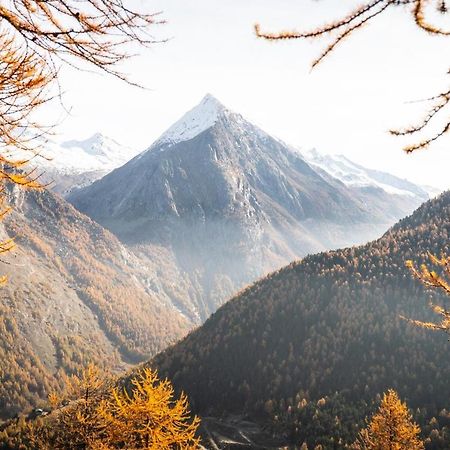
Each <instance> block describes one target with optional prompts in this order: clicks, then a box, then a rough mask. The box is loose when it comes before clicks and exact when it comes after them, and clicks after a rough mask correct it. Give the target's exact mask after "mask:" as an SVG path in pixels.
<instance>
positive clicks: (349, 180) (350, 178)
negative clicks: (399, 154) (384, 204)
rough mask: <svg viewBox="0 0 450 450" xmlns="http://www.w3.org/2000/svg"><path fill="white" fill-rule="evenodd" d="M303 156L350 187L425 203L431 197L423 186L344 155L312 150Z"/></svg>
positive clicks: (317, 167) (311, 163) (314, 165)
mask: <svg viewBox="0 0 450 450" xmlns="http://www.w3.org/2000/svg"><path fill="white" fill-rule="evenodd" d="M303 156H304V158H305V159H306V161H307V162H308V163H309V164H310V165H311V166H313V167H315V168H316V169H320V170H323V171H325V172H327V173H328V174H329V175H331V176H332V177H333V178H336V179H338V180H339V181H341V182H342V183H344V184H345V185H346V186H349V187H355V188H370V187H372V188H377V189H382V190H383V191H385V192H387V193H388V194H393V195H401V196H408V197H419V198H422V199H423V200H424V201H425V200H427V199H428V198H429V196H430V192H428V190H427V189H425V188H423V187H422V186H418V185H416V184H414V183H411V182H410V181H408V180H405V179H401V178H398V177H396V176H394V175H391V174H389V173H385V172H381V171H378V170H374V169H368V168H367V167H363V166H360V165H359V164H357V163H355V162H353V161H351V160H349V159H348V158H347V157H345V156H344V155H325V154H322V153H319V152H318V151H317V150H316V149H312V150H309V151H307V152H305V153H304V154H303Z"/></svg>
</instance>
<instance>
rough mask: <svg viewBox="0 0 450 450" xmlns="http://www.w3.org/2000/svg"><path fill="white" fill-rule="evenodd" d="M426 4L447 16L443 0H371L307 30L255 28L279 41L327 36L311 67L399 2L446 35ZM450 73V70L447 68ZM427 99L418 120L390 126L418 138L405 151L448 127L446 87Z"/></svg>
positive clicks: (428, 28) (423, 25)
mask: <svg viewBox="0 0 450 450" xmlns="http://www.w3.org/2000/svg"><path fill="white" fill-rule="evenodd" d="M430 4H434V6H435V7H436V8H435V9H437V11H438V12H439V13H440V14H442V15H446V16H449V18H450V13H449V9H448V7H447V3H446V0H434V1H431V2H430V1H427V0H372V1H370V2H365V3H364V4H363V5H361V6H360V7H358V8H356V9H354V10H353V11H351V12H350V13H348V14H346V15H344V16H343V17H341V18H339V19H336V20H334V21H332V22H331V23H328V24H325V25H323V26H320V27H318V28H315V29H311V30H309V31H281V32H275V33H273V32H265V31H262V29H261V26H260V25H259V24H256V25H255V32H256V35H257V36H258V37H259V38H262V39H266V40H269V41H279V40H287V39H304V40H306V39H317V38H319V37H322V36H329V37H331V43H330V44H329V45H328V46H327V47H326V49H325V50H324V51H323V52H322V53H321V54H320V55H319V56H318V57H317V58H316V59H315V60H314V61H313V62H312V68H314V67H316V66H317V65H318V64H320V63H321V62H322V61H323V60H324V59H325V58H326V57H327V55H329V54H330V53H331V52H332V51H333V50H334V49H335V48H336V46H338V45H339V44H340V43H341V42H342V41H343V40H344V39H346V38H348V37H349V36H350V35H352V34H353V33H354V32H355V31H357V30H359V29H361V28H363V27H364V26H365V25H367V24H368V23H370V22H372V21H374V20H375V19H376V18H377V17H378V16H380V15H382V14H385V13H386V11H389V10H391V9H393V8H394V7H399V6H403V7H405V8H407V9H405V17H409V18H410V20H412V21H413V22H414V23H415V24H416V26H417V27H418V28H419V29H421V30H424V31H425V32H427V33H429V34H431V35H435V36H446V37H449V38H450V28H449V29H444V28H442V27H441V26H439V25H438V24H435V23H433V19H430V17H431V14H430ZM449 73H450V70H449ZM424 101H426V102H428V103H430V107H429V111H428V112H427V113H426V114H425V116H424V117H423V118H422V119H421V120H420V121H419V123H418V124H416V125H413V126H409V127H406V128H404V129H401V130H390V132H391V134H393V135H395V136H408V135H410V136H413V137H414V138H417V139H418V141H417V142H416V143H414V144H411V145H408V146H406V147H404V150H405V151H406V152H407V153H412V152H414V151H415V150H418V149H423V148H426V147H428V146H429V145H430V144H432V143H433V142H435V141H437V140H438V139H440V138H441V137H442V136H444V135H445V134H446V133H448V132H449V130H450V106H449V105H450V91H449V90H445V91H443V92H440V93H438V94H437V95H434V96H433V97H431V98H429V99H426V100H424ZM432 121H433V122H434V121H436V122H438V121H439V125H437V131H433V132H431V134H430V135H429V137H423V138H420V137H419V135H420V133H421V132H422V131H424V130H428V129H430V124H431V122H432Z"/></svg>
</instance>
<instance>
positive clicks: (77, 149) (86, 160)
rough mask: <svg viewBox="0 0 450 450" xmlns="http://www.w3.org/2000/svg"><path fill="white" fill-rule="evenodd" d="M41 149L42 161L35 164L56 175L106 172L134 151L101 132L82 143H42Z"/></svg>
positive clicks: (75, 141) (130, 156)
mask: <svg viewBox="0 0 450 450" xmlns="http://www.w3.org/2000/svg"><path fill="white" fill-rule="evenodd" d="M42 149H43V151H42V154H43V156H45V159H41V158H36V159H35V160H34V162H35V164H36V165H37V166H39V167H43V168H45V169H52V170H57V171H59V172H60V173H82V172H89V171H105V172H108V171H111V170H113V169H115V168H116V167H119V166H121V165H123V164H125V163H126V162H127V161H128V160H130V159H131V158H132V157H133V156H135V155H136V154H137V151H136V150H133V149H131V148H129V147H126V146H124V145H121V144H119V143H118V142H116V141H115V140H114V139H111V138H109V137H107V136H104V135H103V134H101V133H95V134H94V135H92V136H91V137H89V138H87V139H82V140H77V139H73V140H69V141H63V142H57V141H55V140H49V139H47V140H45V141H44V142H42Z"/></svg>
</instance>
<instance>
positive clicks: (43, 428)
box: [0, 365, 200, 450]
mask: <svg viewBox="0 0 450 450" xmlns="http://www.w3.org/2000/svg"><path fill="white" fill-rule="evenodd" d="M67 383H68V384H67V389H66V391H65V393H64V394H63V395H61V396H57V395H55V394H53V395H51V396H50V405H51V407H52V412H51V413H50V414H48V415H46V416H42V417H41V418H38V419H37V420H35V421H29V422H24V421H23V420H21V421H19V422H18V423H17V424H15V425H14V426H11V427H10V429H9V430H8V432H7V433H4V436H2V435H0V446H1V445H6V448H10V449H16V448H17V449H18V448H20V449H29V450H31V449H33V450H44V449H45V450H47V449H49V450H50V449H52V450H75V449H80V448H81V449H86V450H101V449H104V450H107V449H109V450H112V449H123V448H127V449H130V450H131V449H160V450H172V449H184V450H189V449H197V448H199V441H200V439H199V438H198V437H197V436H196V432H197V428H198V426H199V423H200V420H199V419H198V418H197V417H192V418H191V416H190V412H189V404H188V400H187V397H186V396H185V395H184V394H181V396H180V397H179V398H176V397H175V395H174V389H173V387H172V385H171V383H170V382H169V381H168V380H160V379H158V376H157V374H156V372H153V371H152V370H150V369H142V370H141V371H140V372H139V373H138V374H136V375H135V376H133V377H132V378H131V380H130V385H129V386H128V387H127V388H126V387H122V388H118V387H113V386H112V379H111V378H109V377H107V376H105V375H104V374H103V373H102V371H100V370H99V369H98V368H97V367H95V366H92V365H91V366H89V367H87V368H86V369H85V370H84V371H82V372H81V374H80V375H78V376H72V377H70V378H68V379H67ZM2 448H3V447H2Z"/></svg>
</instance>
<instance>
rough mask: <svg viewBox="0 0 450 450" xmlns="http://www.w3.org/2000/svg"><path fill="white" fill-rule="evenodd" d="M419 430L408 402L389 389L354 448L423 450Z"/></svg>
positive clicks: (364, 449)
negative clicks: (407, 404) (404, 401)
mask: <svg viewBox="0 0 450 450" xmlns="http://www.w3.org/2000/svg"><path fill="white" fill-rule="evenodd" d="M419 434H420V428H419V426H418V425H417V424H416V423H414V422H413V420H412V417H411V414H410V413H409V411H408V407H407V406H406V403H403V402H402V401H401V400H400V399H399V397H398V395H397V393H396V392H395V391H394V390H392V389H390V390H388V391H387V392H386V393H385V394H384V395H383V399H382V400H381V405H380V407H379V409H378V412H377V413H376V414H374V416H373V417H372V419H371V420H370V422H369V423H368V426H367V428H365V429H364V430H362V431H361V432H360V434H359V437H358V441H357V443H356V445H355V447H356V448H358V449H360V450H423V449H424V448H425V447H424V444H423V442H422V441H421V440H420V438H419Z"/></svg>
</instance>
